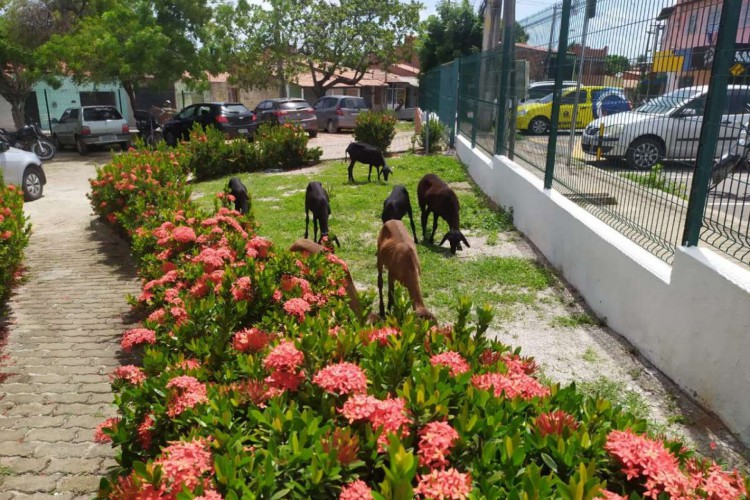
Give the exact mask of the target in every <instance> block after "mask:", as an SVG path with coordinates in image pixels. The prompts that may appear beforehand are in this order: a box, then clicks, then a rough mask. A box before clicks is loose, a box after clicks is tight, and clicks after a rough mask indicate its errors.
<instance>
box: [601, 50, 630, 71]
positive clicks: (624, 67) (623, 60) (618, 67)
mask: <svg viewBox="0 0 750 500" xmlns="http://www.w3.org/2000/svg"><path fill="white" fill-rule="evenodd" d="M629 69H630V60H629V59H628V58H627V57H625V56H618V55H614V54H610V55H608V56H606V57H605V58H604V72H605V73H606V74H608V75H617V74H618V73H624V72H625V71H628V70H629Z"/></svg>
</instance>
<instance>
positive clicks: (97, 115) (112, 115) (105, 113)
mask: <svg viewBox="0 0 750 500" xmlns="http://www.w3.org/2000/svg"><path fill="white" fill-rule="evenodd" d="M83 119H84V121H87V122H103V121H105V120H122V115H121V114H120V112H119V111H117V110H116V109H115V108H84V110H83Z"/></svg>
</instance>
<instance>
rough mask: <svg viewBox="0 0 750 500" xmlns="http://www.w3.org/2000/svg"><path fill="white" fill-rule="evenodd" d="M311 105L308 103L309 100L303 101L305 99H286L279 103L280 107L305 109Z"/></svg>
mask: <svg viewBox="0 0 750 500" xmlns="http://www.w3.org/2000/svg"><path fill="white" fill-rule="evenodd" d="M309 107H310V105H309V104H307V101H303V100H299V101H286V102H280V103H279V109H305V108H309Z"/></svg>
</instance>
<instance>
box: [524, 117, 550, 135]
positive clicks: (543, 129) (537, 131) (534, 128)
mask: <svg viewBox="0 0 750 500" xmlns="http://www.w3.org/2000/svg"><path fill="white" fill-rule="evenodd" d="M549 128H550V123H549V120H548V119H546V118H545V117H543V116H537V117H536V118H534V119H533V120H531V121H530V122H529V132H530V133H531V134H533V135H544V134H547V133H549Z"/></svg>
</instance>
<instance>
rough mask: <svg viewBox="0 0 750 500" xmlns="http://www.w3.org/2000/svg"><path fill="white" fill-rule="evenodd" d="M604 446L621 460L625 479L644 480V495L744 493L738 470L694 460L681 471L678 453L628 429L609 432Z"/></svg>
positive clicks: (679, 498) (719, 498)
mask: <svg viewBox="0 0 750 500" xmlns="http://www.w3.org/2000/svg"><path fill="white" fill-rule="evenodd" d="M604 449H605V450H607V451H608V452H609V454H610V455H612V456H613V457H614V458H615V459H616V460H617V461H618V462H619V463H620V465H621V466H622V472H623V473H624V474H625V476H626V477H627V479H628V480H631V479H639V480H643V481H644V483H643V485H644V488H645V492H644V496H645V497H649V498H658V497H659V495H660V494H663V493H666V494H667V495H669V498H672V499H675V500H688V499H693V498H709V499H711V500H739V499H741V498H744V497H745V496H746V495H747V491H746V490H745V485H744V482H743V479H742V478H741V477H740V475H739V473H738V472H737V471H734V472H733V473H729V472H725V471H723V470H722V469H721V467H719V466H718V465H716V464H715V463H712V464H711V465H710V466H708V467H707V468H706V467H701V466H700V465H701V464H699V463H698V462H696V461H695V460H691V461H689V462H688V463H687V466H686V468H687V471H683V470H682V469H681V468H680V463H679V461H678V459H677V457H675V456H674V455H673V454H672V453H670V452H669V451H668V450H667V449H666V448H664V445H663V444H662V443H661V442H659V441H656V440H653V439H650V438H648V437H646V436H640V435H638V434H635V433H633V432H632V431H630V430H627V431H612V432H610V433H609V435H608V436H607V443H606V444H605V445H604Z"/></svg>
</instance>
